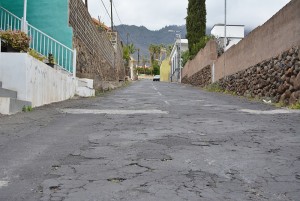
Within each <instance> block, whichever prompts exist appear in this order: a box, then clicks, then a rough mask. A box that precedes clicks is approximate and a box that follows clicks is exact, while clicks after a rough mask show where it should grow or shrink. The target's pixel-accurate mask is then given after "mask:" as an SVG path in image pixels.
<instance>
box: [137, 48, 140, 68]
mask: <svg viewBox="0 0 300 201" xmlns="http://www.w3.org/2000/svg"><path fill="white" fill-rule="evenodd" d="M137 65H138V67H139V65H140V48H139V49H138V64H137Z"/></svg>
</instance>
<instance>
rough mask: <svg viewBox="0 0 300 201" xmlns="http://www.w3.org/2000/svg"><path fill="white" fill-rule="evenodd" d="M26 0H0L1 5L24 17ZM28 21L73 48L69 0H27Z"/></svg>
mask: <svg viewBox="0 0 300 201" xmlns="http://www.w3.org/2000/svg"><path fill="white" fill-rule="evenodd" d="M23 4H24V0H0V5H1V6H3V7H4V8H6V9H7V10H9V11H10V12H12V13H13V14H15V15H17V16H18V17H20V18H21V17H23V8H24V7H23ZM27 21H28V23H29V24H31V25H33V26H35V27H36V28H38V29H40V30H41V31H43V32H45V33H46V34H48V35H49V36H51V37H52V38H54V39H56V40H57V41H59V42H61V43H62V44H64V45H66V46H67V47H70V48H72V37H73V30H72V28H71V27H70V26H69V0H27Z"/></svg>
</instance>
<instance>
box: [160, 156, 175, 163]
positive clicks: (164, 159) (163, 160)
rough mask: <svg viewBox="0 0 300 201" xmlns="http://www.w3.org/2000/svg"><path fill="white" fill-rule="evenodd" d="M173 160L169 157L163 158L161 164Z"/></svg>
mask: <svg viewBox="0 0 300 201" xmlns="http://www.w3.org/2000/svg"><path fill="white" fill-rule="evenodd" d="M172 160H173V159H172V158H171V157H170V158H163V159H161V161H162V162H167V161H172Z"/></svg>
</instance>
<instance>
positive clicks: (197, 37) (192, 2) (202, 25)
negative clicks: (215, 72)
mask: <svg viewBox="0 0 300 201" xmlns="http://www.w3.org/2000/svg"><path fill="white" fill-rule="evenodd" d="M187 13H188V15H187V17H186V29H187V39H188V40H189V53H190V57H192V58H193V57H194V56H195V55H196V54H197V53H198V52H199V50H200V49H201V48H203V47H204V46H205V44H206V42H207V41H206V40H207V39H205V37H206V36H205V32H206V5H205V0H189V3H188V9H187ZM205 41H206V42H205Z"/></svg>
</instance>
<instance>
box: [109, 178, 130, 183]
mask: <svg viewBox="0 0 300 201" xmlns="http://www.w3.org/2000/svg"><path fill="white" fill-rule="evenodd" d="M125 180H126V179H125V178H120V177H116V178H109V179H107V181H109V182H112V183H121V182H123V181H125Z"/></svg>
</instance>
